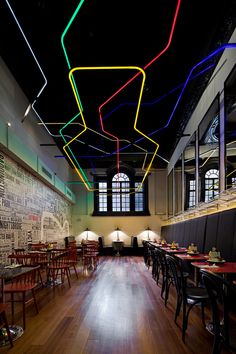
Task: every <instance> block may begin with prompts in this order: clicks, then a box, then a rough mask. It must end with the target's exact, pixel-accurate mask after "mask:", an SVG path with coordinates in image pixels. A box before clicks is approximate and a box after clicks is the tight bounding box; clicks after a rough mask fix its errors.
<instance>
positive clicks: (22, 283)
mask: <svg viewBox="0 0 236 354" xmlns="http://www.w3.org/2000/svg"><path fill="white" fill-rule="evenodd" d="M36 272H37V269H36V268H35V269H32V270H31V271H30V272H28V273H26V274H23V275H21V276H19V277H17V278H15V279H14V280H13V281H12V282H11V283H9V284H5V286H4V293H5V294H9V295H10V299H9V300H8V301H9V302H11V314H12V324H14V322H15V321H14V320H15V319H14V312H15V309H14V303H15V302H21V303H22V312H23V329H25V327H26V305H27V304H29V303H31V302H32V301H33V302H34V306H35V309H36V312H37V313H38V312H39V311H38V305H37V302H36V297H35V288H36V287H37V285H38V283H37V282H36ZM29 294H31V297H30V298H29V299H27V297H28V295H29ZM15 295H17V297H15Z"/></svg>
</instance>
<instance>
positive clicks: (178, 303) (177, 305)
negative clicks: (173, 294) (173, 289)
mask: <svg viewBox="0 0 236 354" xmlns="http://www.w3.org/2000/svg"><path fill="white" fill-rule="evenodd" d="M181 305H182V297H181V296H180V295H177V302H176V310H175V320H174V321H175V323H176V322H177V317H178V316H179V313H180V309H181Z"/></svg>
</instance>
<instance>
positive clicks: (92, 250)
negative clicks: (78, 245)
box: [82, 240, 99, 271]
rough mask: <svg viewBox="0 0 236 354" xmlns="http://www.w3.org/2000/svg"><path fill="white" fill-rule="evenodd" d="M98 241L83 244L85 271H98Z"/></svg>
mask: <svg viewBox="0 0 236 354" xmlns="http://www.w3.org/2000/svg"><path fill="white" fill-rule="evenodd" d="M98 248H99V244H98V241H92V240H91V241H86V243H84V244H83V255H82V261H83V271H84V270H85V269H93V270H94V269H96V268H97V265H98V261H99V251H98Z"/></svg>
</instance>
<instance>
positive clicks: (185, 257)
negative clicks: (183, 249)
mask: <svg viewBox="0 0 236 354" xmlns="http://www.w3.org/2000/svg"><path fill="white" fill-rule="evenodd" d="M176 257H178V258H179V259H181V260H182V261H188V262H189V261H190V262H193V261H204V260H207V259H208V258H209V256H208V254H204V253H199V254H189V253H185V254H176Z"/></svg>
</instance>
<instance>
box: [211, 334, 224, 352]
mask: <svg viewBox="0 0 236 354" xmlns="http://www.w3.org/2000/svg"><path fill="white" fill-rule="evenodd" d="M221 347H222V341H221V340H220V338H219V337H218V336H214V343H213V349H212V354H220V353H221Z"/></svg>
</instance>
